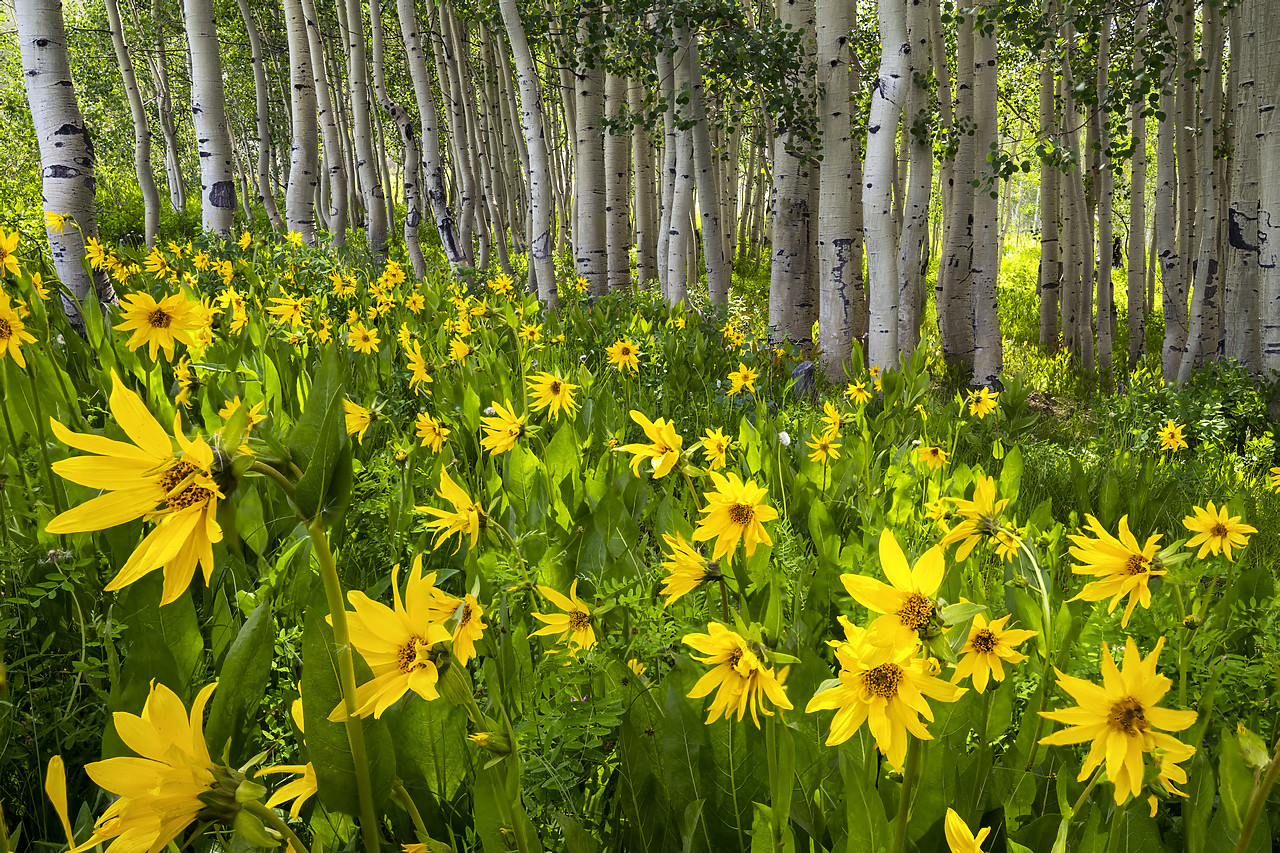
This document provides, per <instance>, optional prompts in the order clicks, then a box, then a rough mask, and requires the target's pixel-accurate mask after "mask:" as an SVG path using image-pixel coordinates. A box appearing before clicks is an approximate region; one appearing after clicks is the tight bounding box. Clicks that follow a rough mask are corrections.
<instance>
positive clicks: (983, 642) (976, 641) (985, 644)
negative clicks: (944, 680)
mask: <svg viewBox="0 0 1280 853" xmlns="http://www.w3.org/2000/svg"><path fill="white" fill-rule="evenodd" d="M999 642H1000V640H999V638H997V637H996V635H995V634H994V633H992V632H991V631H990V630H989V629H987V628H982V629H980V630H978V631H976V632H974V635H973V638H972V639H970V640H969V645H971V646H973V650H974V651H975V652H977V653H978V654H981V655H985V654H988V653H990V652H991V650H992V649H994V648H995V647H996V645H997V644H998V643H999Z"/></svg>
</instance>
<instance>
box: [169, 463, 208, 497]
mask: <svg viewBox="0 0 1280 853" xmlns="http://www.w3.org/2000/svg"><path fill="white" fill-rule="evenodd" d="M197 470H199V469H197V468H196V466H194V465H192V464H191V463H190V462H184V461H182V460H181V459H179V460H178V461H177V462H175V463H174V464H173V465H172V466H170V467H169V468H167V469H166V470H164V471H163V472H161V474H160V488H162V489H164V490H165V492H166V493H168V492H171V491H173V490H174V489H176V488H177V487H178V484H179V483H181V482H182V481H183V480H185V479H187V478H188V477H190V476H191V475H192V474H194V473H196V471H197Z"/></svg>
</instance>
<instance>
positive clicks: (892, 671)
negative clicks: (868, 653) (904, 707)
mask: <svg viewBox="0 0 1280 853" xmlns="http://www.w3.org/2000/svg"><path fill="white" fill-rule="evenodd" d="M901 683H902V667H900V666H898V665H897V664H896V663H882V664H880V665H879V666H878V667H876V668H875V669H871V670H867V671H866V672H864V673H863V674H862V684H863V686H864V687H866V688H867V692H868V693H870V694H871V695H872V696H880V697H882V698H884V699H892V698H893V697H894V696H897V695H898V685H899V684H901Z"/></svg>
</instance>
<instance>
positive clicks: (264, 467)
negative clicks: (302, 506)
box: [249, 460, 294, 500]
mask: <svg viewBox="0 0 1280 853" xmlns="http://www.w3.org/2000/svg"><path fill="white" fill-rule="evenodd" d="M249 470H250V471H251V472H253V473H254V474H261V475H262V476H264V477H267V478H269V479H270V480H272V481H274V482H275V484H276V485H277V486H279V487H280V488H281V489H283V490H284V493H285V494H286V495H288V496H289V499H290V500H293V492H294V487H293V483H292V482H291V481H290V480H289V478H288V477H286V476H285V475H284V474H281V473H280V472H279V471H277V470H276V469H275V468H272V467H271V466H270V465H268V464H267V463H265V462H263V461H262V460H255V461H254V463H253V464H252V465H250V466H249Z"/></svg>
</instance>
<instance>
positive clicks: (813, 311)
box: [769, 0, 818, 350]
mask: <svg viewBox="0 0 1280 853" xmlns="http://www.w3.org/2000/svg"><path fill="white" fill-rule="evenodd" d="M778 15H779V17H780V18H781V20H782V22H783V23H784V24H790V25H791V27H792V28H793V29H795V30H800V31H803V32H804V34H805V39H806V43H808V42H810V41H812V35H811V34H813V33H814V32H815V31H816V28H815V26H814V24H815V21H814V16H815V9H814V3H813V0H780V2H779V3H778ZM814 58H816V56H815V57H814ZM805 88H807V87H805ZM806 94H807V92H804V91H802V92H797V95H799V96H804V95H806ZM773 140H774V143H773V145H774V160H773V187H772V190H771V192H770V205H769V206H770V212H771V217H770V218H771V224H772V226H773V241H772V249H771V251H772V254H773V264H772V269H771V273H770V276H769V326H770V337H771V338H772V339H775V340H776V339H778V338H780V337H782V336H783V335H786V336H788V337H790V338H791V339H792V340H793V341H795V342H796V343H797V344H798V345H799V346H800V347H801V348H802V349H806V350H807V349H809V348H810V347H811V346H812V345H813V332H812V329H813V322H814V320H816V319H817V313H818V312H817V301H818V299H817V275H816V272H817V270H816V266H817V259H816V258H815V257H814V254H815V251H813V249H816V245H817V243H816V240H815V236H816V235H815V233H814V232H815V230H816V225H817V223H816V222H815V221H814V210H813V205H812V204H811V196H812V189H813V187H812V181H813V179H812V172H813V171H814V170H815V169H816V166H817V161H816V159H814V158H813V156H812V155H813V154H814V153H815V152H812V151H810V150H808V146H807V145H805V143H804V142H803V141H802V140H801V139H800V137H799V136H797V135H796V134H794V133H792V132H790V131H789V130H788V129H787V128H786V127H785V126H784V125H782V124H781V123H780V124H779V125H778V132H777V133H776V134H775V135H774V136H773ZM788 149H790V150H788ZM811 247H812V249H811Z"/></svg>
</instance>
